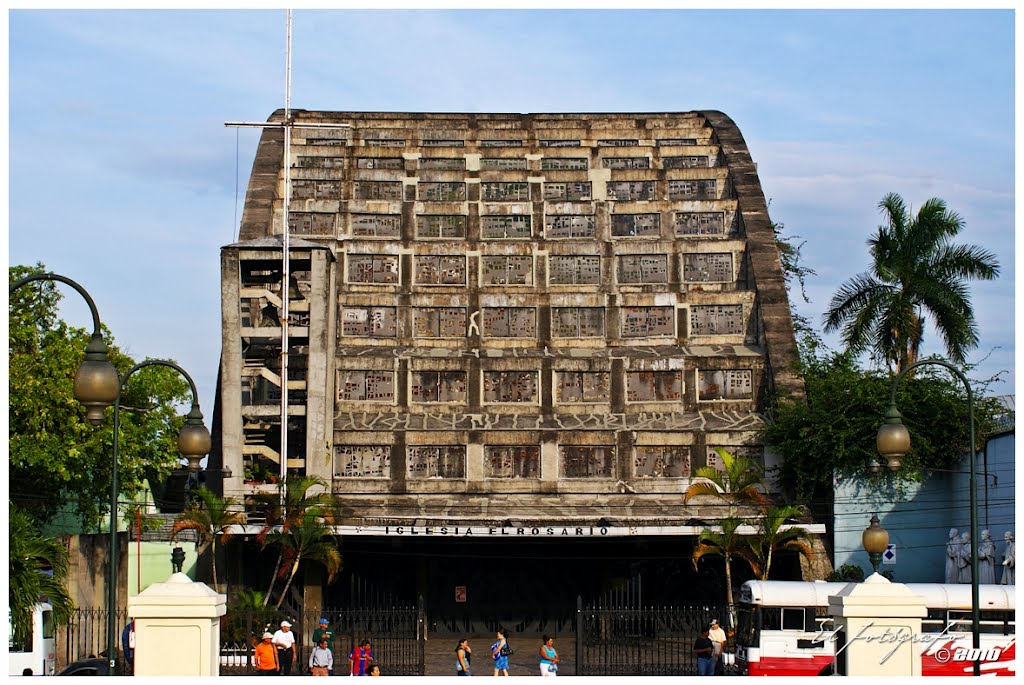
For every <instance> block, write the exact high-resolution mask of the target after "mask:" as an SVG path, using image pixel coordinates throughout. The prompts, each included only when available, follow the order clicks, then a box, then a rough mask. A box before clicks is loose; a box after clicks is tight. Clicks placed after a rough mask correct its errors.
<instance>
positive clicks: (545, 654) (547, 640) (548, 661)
mask: <svg viewBox="0 0 1024 685" xmlns="http://www.w3.org/2000/svg"><path fill="white" fill-rule="evenodd" d="M540 674H541V675H542V676H556V675H558V652H556V651H555V638H553V637H550V636H548V635H545V636H544V638H543V642H542V643H541V645H540Z"/></svg>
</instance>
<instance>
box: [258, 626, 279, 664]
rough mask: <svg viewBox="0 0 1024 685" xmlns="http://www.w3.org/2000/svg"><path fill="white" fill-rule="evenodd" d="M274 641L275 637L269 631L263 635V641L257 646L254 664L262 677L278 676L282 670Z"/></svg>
mask: <svg viewBox="0 0 1024 685" xmlns="http://www.w3.org/2000/svg"><path fill="white" fill-rule="evenodd" d="M273 639H274V636H273V635H271V634H270V632H269V631H268V632H266V633H263V640H262V641H261V642H260V643H259V644H258V645H256V650H255V651H254V652H253V655H252V662H253V665H254V666H255V667H256V672H257V673H258V674H260V675H277V672H278V671H279V670H280V664H279V662H278V660H277V648H276V647H274V643H273V642H272V640H273Z"/></svg>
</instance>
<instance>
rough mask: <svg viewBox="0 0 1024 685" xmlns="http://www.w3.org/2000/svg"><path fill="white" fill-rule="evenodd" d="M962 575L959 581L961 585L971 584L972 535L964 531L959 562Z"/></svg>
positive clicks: (958, 578) (960, 574)
mask: <svg viewBox="0 0 1024 685" xmlns="http://www.w3.org/2000/svg"><path fill="white" fill-rule="evenodd" d="M957 563H958V565H959V569H960V573H959V574H958V575H957V581H958V582H960V583H970V582H971V534H970V533H969V532H967V531H964V532H963V533H962V534H961V535H960V559H959V560H958V561H957Z"/></svg>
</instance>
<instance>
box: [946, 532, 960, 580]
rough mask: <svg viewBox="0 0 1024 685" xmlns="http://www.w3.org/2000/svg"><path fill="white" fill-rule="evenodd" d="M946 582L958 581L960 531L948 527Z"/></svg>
mask: <svg viewBox="0 0 1024 685" xmlns="http://www.w3.org/2000/svg"><path fill="white" fill-rule="evenodd" d="M946 582H947V583H959V582H960V531H959V530H957V529H956V528H950V529H949V542H947V543H946Z"/></svg>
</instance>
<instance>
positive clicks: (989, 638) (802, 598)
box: [736, 580, 1016, 676]
mask: <svg viewBox="0 0 1024 685" xmlns="http://www.w3.org/2000/svg"><path fill="white" fill-rule="evenodd" d="M846 585H847V583H824V582H801V581H781V580H750V581H747V582H746V583H744V584H743V587H742V588H741V589H740V595H739V600H738V603H737V613H738V619H739V620H738V623H737V628H736V665H737V667H738V668H739V670H740V673H743V674H744V675H757V676H761V675H782V676H794V675H823V674H826V673H829V672H831V670H832V668H833V662H834V661H835V656H836V639H835V633H834V629H833V627H832V618H831V617H830V616H829V615H828V598H829V597H830V596H832V595H836V594H839V591H840V590H842V589H843V588H845V587H846ZM907 587H908V588H909V589H910V590H911V591H912V592H914V593H915V594H917V595H919V596H921V597H923V598H924V600H925V605H926V607H927V609H928V615H927V617H926V618H924V619H922V623H921V632H922V634H921V635H920V636H918V637H917V638H915V644H914V648H915V649H920V650H921V673H922V675H926V676H927V675H940V676H949V675H973V673H974V659H975V658H977V659H978V660H979V661H980V662H981V673H982V675H1015V673H1016V667H1015V663H1014V662H1015V659H1016V630H1015V621H1014V611H1015V609H1016V604H1015V599H1014V586H1012V585H1010V586H1003V585H982V586H980V587H979V593H978V598H979V601H980V623H979V628H980V638H981V640H980V642H981V647H980V651H979V652H978V653H977V654H974V653H973V650H972V639H971V638H972V634H971V586H970V585H943V584H940V583H907Z"/></svg>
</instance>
